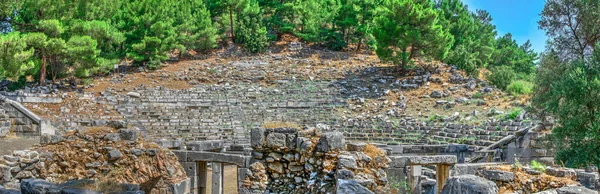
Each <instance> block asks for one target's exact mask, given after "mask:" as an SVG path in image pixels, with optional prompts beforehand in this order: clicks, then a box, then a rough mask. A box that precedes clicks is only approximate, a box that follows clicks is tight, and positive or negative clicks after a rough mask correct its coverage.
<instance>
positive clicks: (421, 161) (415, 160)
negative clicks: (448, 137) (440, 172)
mask: <svg viewBox="0 0 600 194" xmlns="http://www.w3.org/2000/svg"><path fill="white" fill-rule="evenodd" d="M390 159H391V160H392V162H391V164H390V165H391V166H392V167H395V168H403V167H405V166H407V165H435V164H446V165H454V164H456V162H457V158H456V156H454V155H439V156H390Z"/></svg>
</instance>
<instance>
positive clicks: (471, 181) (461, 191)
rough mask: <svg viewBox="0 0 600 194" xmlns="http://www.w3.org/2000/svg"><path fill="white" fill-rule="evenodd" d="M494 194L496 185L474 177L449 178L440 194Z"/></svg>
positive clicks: (496, 189)
mask: <svg viewBox="0 0 600 194" xmlns="http://www.w3.org/2000/svg"><path fill="white" fill-rule="evenodd" d="M474 193H477V194H496V193H498V186H497V185H496V183H494V182H492V181H490V180H487V179H485V178H482V177H478V176H475V175H460V176H454V177H450V178H449V179H448V180H447V181H446V184H445V185H444V188H443V189H442V194H474Z"/></svg>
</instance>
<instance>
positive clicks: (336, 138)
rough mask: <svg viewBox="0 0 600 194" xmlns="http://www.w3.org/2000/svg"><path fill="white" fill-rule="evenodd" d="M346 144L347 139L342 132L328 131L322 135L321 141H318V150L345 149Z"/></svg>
mask: <svg viewBox="0 0 600 194" xmlns="http://www.w3.org/2000/svg"><path fill="white" fill-rule="evenodd" d="M345 146H346V140H345V139H344V134H343V133H342V132H337V131H335V132H327V133H325V134H323V136H321V139H319V143H317V151H318V152H329V151H339V150H344V148H345Z"/></svg>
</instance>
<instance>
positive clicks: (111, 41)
mask: <svg viewBox="0 0 600 194" xmlns="http://www.w3.org/2000/svg"><path fill="white" fill-rule="evenodd" d="M70 28H71V29H70V32H71V34H72V35H79V36H90V37H91V38H93V39H94V40H96V41H97V42H98V48H99V49H100V50H101V51H102V56H103V57H107V58H119V57H123V55H122V54H121V53H122V50H121V46H122V43H123V42H125V35H124V34H123V33H121V32H120V31H119V30H118V29H117V28H116V27H114V26H113V25H111V24H110V23H109V22H106V21H99V20H93V21H82V20H77V21H74V22H73V23H72V24H71V26H70Z"/></svg>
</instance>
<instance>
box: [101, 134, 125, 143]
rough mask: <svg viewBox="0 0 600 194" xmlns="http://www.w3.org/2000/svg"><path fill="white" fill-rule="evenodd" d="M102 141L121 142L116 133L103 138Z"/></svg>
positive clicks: (119, 136)
mask: <svg viewBox="0 0 600 194" xmlns="http://www.w3.org/2000/svg"><path fill="white" fill-rule="evenodd" d="M104 140H106V141H112V142H118V141H121V135H119V134H118V133H109V134H106V135H105V136H104Z"/></svg>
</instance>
